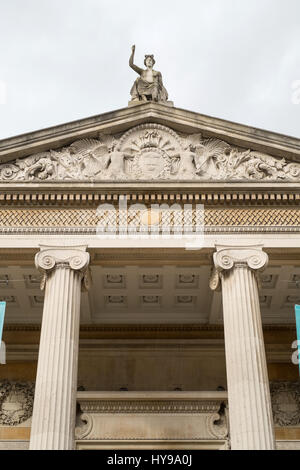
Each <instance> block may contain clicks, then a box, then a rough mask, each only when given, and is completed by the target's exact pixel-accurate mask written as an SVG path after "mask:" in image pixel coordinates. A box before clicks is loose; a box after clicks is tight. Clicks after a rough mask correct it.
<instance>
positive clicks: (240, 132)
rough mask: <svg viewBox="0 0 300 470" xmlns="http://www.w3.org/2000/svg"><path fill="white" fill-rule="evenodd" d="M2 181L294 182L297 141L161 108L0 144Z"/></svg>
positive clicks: (299, 152) (149, 106)
mask: <svg viewBox="0 0 300 470" xmlns="http://www.w3.org/2000/svg"><path fill="white" fill-rule="evenodd" d="M0 158H1V165H0V182H1V183H21V182H31V183H43V182H47V183H54V184H55V183H62V182H66V183H68V182H74V183H82V182H87V183H94V182H99V183H102V182H111V183H113V182H121V183H123V182H192V183H197V182H199V183H201V182H233V183H239V182H248V183H249V182H250V183H251V182H266V183H268V182H269V183H271V182H278V183H284V182H292V183H293V182H299V181H300V140H299V139H296V138H292V137H286V136H282V135H279V134H274V133H272V132H268V131H262V130H258V129H253V128H250V127H248V126H243V125H239V124H234V123H230V122H228V121H223V120H221V119H216V118H211V117H208V116H203V115H201V114H197V113H193V112H190V111H184V110H180V109H177V108H170V107H167V106H164V105H161V104H155V103H146V104H143V105H139V106H135V107H131V108H126V109H122V110H119V111H114V112H111V113H105V114H103V115H100V116H96V117H93V118H88V119H83V120H81V121H77V122H73V123H69V124H65V125H61V126H57V127H53V128H50V129H45V130H42V131H37V132H33V133H31V134H26V135H23V136H18V137H14V138H10V139H6V140H3V141H0Z"/></svg>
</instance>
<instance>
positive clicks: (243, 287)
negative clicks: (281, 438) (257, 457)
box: [211, 246, 275, 450]
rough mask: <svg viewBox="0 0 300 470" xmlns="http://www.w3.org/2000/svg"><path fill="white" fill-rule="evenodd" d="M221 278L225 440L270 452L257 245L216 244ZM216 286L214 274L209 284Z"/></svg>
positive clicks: (263, 261)
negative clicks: (226, 406) (227, 436)
mask: <svg viewBox="0 0 300 470" xmlns="http://www.w3.org/2000/svg"><path fill="white" fill-rule="evenodd" d="M216 248H217V251H216V253H215V254H214V266H215V270H216V271H217V272H218V273H220V277H221V282H222V298H223V318H224V334H225V352H226V370H227V386H228V402H229V410H230V414H229V420H230V440H231V448H232V449H233V450H272V449H274V448H275V436H274V428H273V418H272V410H271V398H270V389H269V380H268V372H267V362H266V355H265V349H264V337H263V331H262V322H261V313H260V306H259V297H258V285H257V280H256V272H257V271H258V270H262V269H263V268H264V267H265V266H266V265H267V262H268V256H267V254H266V253H264V252H263V251H262V247H261V246H236V247H234V246H217V247H216ZM211 287H212V288H213V289H216V288H218V280H217V276H216V275H214V276H213V278H212V282H211Z"/></svg>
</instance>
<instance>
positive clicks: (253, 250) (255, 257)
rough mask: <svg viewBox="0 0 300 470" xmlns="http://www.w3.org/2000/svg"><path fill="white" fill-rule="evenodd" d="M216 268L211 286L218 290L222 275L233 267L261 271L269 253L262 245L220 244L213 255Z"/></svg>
mask: <svg viewBox="0 0 300 470" xmlns="http://www.w3.org/2000/svg"><path fill="white" fill-rule="evenodd" d="M213 261H214V268H213V271H212V275H211V279H210V284H209V285H210V288H211V289H212V290H217V289H219V287H220V279H221V278H222V275H224V274H225V273H226V272H229V271H230V270H231V269H233V268H241V267H247V268H249V269H251V270H252V271H255V272H259V271H262V270H263V269H265V268H266V266H267V264H268V255H267V254H266V253H265V252H264V251H262V246H260V245H255V246H245V247H228V246H227V247H223V246H218V247H217V251H216V253H214V257H213Z"/></svg>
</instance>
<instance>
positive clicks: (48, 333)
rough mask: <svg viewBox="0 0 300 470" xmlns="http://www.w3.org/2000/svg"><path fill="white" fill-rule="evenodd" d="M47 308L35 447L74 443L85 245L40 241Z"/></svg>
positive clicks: (33, 437) (39, 263) (64, 446)
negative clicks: (41, 243)
mask: <svg viewBox="0 0 300 470" xmlns="http://www.w3.org/2000/svg"><path fill="white" fill-rule="evenodd" d="M35 263H36V267H37V268H38V269H39V270H40V271H42V272H43V273H44V280H43V282H42V284H43V285H42V286H41V288H42V289H43V288H45V300H44V311H43V320H42V330H41V339H40V348H39V358H38V369H37V376H36V385H35V396H34V405H33V415H32V426H31V437H30V449H32V450H33V449H34V450H46V449H49V450H54V449H57V450H59V449H60V450H64V449H73V448H74V442H75V441H74V432H75V413H76V391H77V363H78V343H79V323H80V295H81V294H80V293H81V287H82V281H83V280H84V279H85V278H86V276H85V274H86V270H87V267H88V264H89V254H88V253H87V252H86V246H74V247H50V246H41V251H40V252H39V253H38V254H37V255H36V257H35Z"/></svg>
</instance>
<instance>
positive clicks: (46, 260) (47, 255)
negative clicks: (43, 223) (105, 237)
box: [35, 245, 90, 289]
mask: <svg viewBox="0 0 300 470" xmlns="http://www.w3.org/2000/svg"><path fill="white" fill-rule="evenodd" d="M86 249H87V246H72V247H65V246H47V245H40V251H39V253H37V254H36V255H35V265H36V267H37V269H38V270H39V271H41V272H42V273H43V274H44V279H43V281H42V284H41V289H43V288H44V284H45V280H46V277H47V275H48V274H50V273H51V272H52V271H54V270H55V269H56V268H59V267H65V268H69V269H72V270H74V271H78V272H80V273H82V275H83V277H84V276H85V275H86V272H87V268H88V265H89V262H90V255H89V253H87V251H86Z"/></svg>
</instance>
